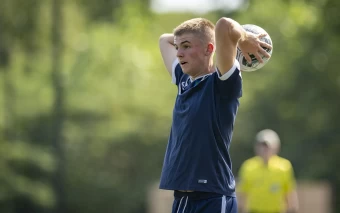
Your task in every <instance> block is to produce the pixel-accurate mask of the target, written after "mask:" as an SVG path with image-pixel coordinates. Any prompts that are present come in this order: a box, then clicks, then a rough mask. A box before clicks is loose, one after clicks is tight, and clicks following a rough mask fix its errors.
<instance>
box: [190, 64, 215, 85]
mask: <svg viewBox="0 0 340 213" xmlns="http://www.w3.org/2000/svg"><path fill="white" fill-rule="evenodd" d="M213 72H215V65H214V63H213V61H212V60H211V61H210V62H209V65H208V66H207V67H206V68H204V69H202V70H201V71H200V72H198V73H196V74H195V75H190V78H191V79H192V80H195V79H196V78H199V77H201V76H204V75H207V74H210V73H213Z"/></svg>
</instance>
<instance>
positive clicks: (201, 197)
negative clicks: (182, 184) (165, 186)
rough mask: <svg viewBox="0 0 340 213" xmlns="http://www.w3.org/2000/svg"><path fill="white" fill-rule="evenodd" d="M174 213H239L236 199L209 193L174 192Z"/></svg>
mask: <svg viewBox="0 0 340 213" xmlns="http://www.w3.org/2000/svg"><path fill="white" fill-rule="evenodd" d="M174 197H175V200H174V203H173V206H172V213H237V201H236V198H235V197H229V196H225V195H221V194H216V193H209V192H179V191H175V192H174Z"/></svg>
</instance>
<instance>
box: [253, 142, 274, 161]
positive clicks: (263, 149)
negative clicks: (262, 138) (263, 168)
mask: <svg viewBox="0 0 340 213" xmlns="http://www.w3.org/2000/svg"><path fill="white" fill-rule="evenodd" d="M255 152H256V154H257V155H258V156H260V157H262V158H263V159H265V160H268V159H269V158H270V157H271V156H272V155H273V154H274V153H273V149H272V148H270V147H269V146H268V144H266V143H257V144H256V145H255Z"/></svg>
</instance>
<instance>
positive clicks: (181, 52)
mask: <svg viewBox="0 0 340 213" xmlns="http://www.w3.org/2000/svg"><path fill="white" fill-rule="evenodd" d="M176 56H177V57H178V58H181V57H183V51H182V50H181V49H178V50H177V54H176Z"/></svg>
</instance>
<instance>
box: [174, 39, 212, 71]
mask: <svg viewBox="0 0 340 213" xmlns="http://www.w3.org/2000/svg"><path fill="white" fill-rule="evenodd" d="M174 43H175V47H176V49H177V58H178V60H179V64H180V66H181V68H182V70H183V72H184V73H186V74H188V75H190V76H194V77H195V76H196V75H198V74H200V73H201V72H202V71H204V69H205V68H206V67H205V66H206V63H207V59H209V58H208V57H207V54H206V51H207V47H205V46H204V43H203V41H202V40H201V39H200V38H199V37H198V36H197V35H195V34H192V33H185V34H183V35H180V36H175V39H174ZM208 61H209V60H208Z"/></svg>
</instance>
